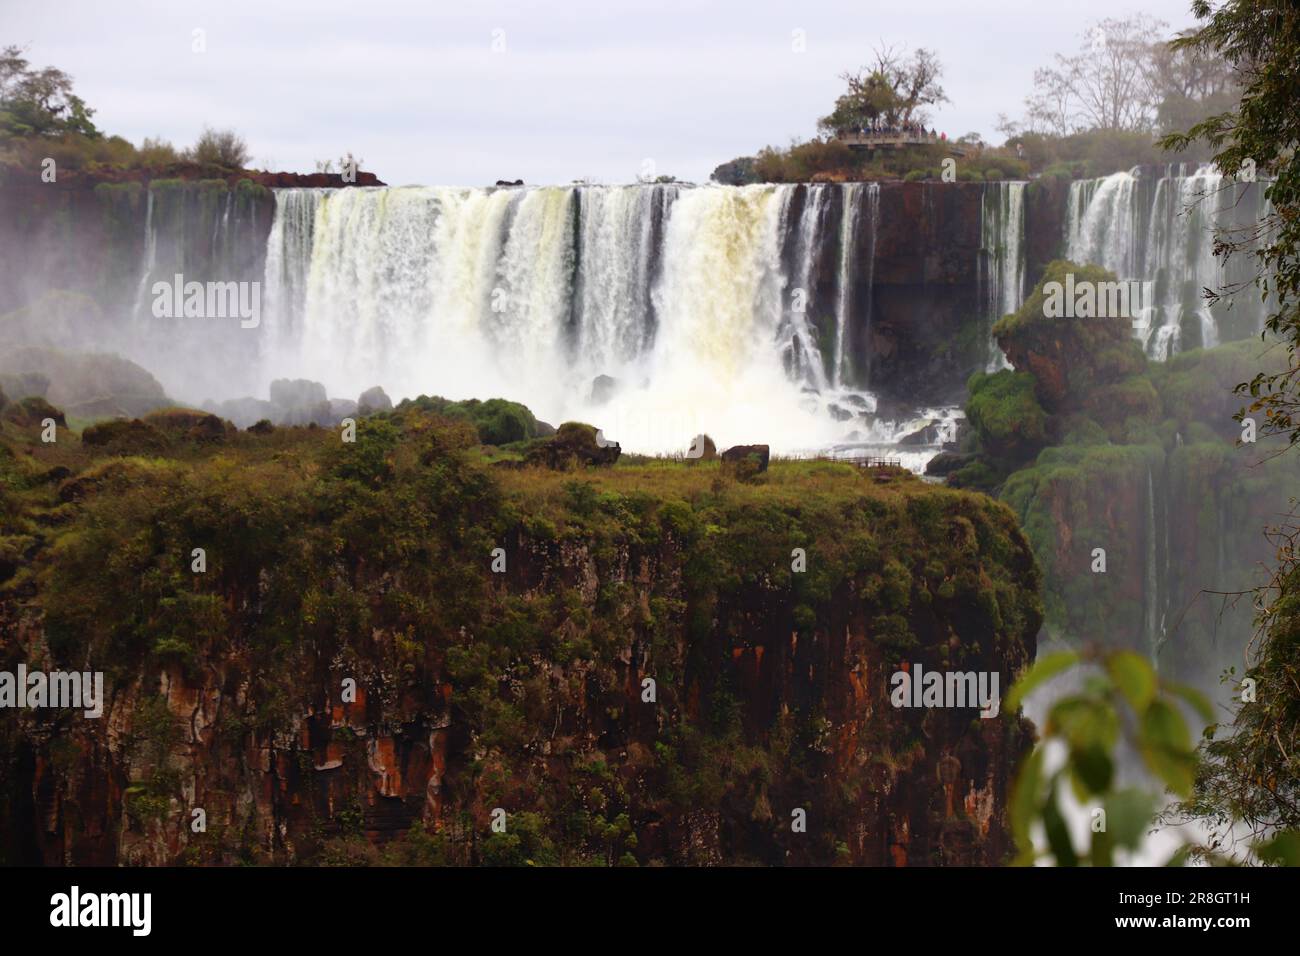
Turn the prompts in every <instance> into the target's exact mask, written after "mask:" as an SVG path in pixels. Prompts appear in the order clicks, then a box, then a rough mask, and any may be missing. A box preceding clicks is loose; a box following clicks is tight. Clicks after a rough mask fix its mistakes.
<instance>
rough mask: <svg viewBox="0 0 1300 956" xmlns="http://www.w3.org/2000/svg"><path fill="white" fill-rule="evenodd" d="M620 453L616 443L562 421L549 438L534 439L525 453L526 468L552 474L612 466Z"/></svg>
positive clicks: (590, 430) (587, 426)
mask: <svg viewBox="0 0 1300 956" xmlns="http://www.w3.org/2000/svg"><path fill="white" fill-rule="evenodd" d="M621 452H622V449H620V448H619V446H618V443H617V442H607V441H605V440H604V438H603V437H602V436H601V434H600V432H598V431H597V430H596V429H595V428H594V427H593V426H591V425H584V424H582V423H581V422H565V423H564V424H563V425H561V426H560V427H559V428H558V429H557V430H556V432H555V435H554V436H552V437H551V438H547V439H541V440H538V441H537V442H536V443H535V444H534V445H533V446H532V447H531V448H529V449H528V451H527V453H526V454H525V457H524V460H525V461H526V462H527V463H528V464H530V465H542V466H544V467H546V468H550V469H552V470H554V471H564V470H568V469H572V468H580V467H586V466H601V465H612V464H614V462H616V461H618V456H619V454H620V453H621Z"/></svg>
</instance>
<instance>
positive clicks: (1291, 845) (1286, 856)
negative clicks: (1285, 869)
mask: <svg viewBox="0 0 1300 956" xmlns="http://www.w3.org/2000/svg"><path fill="white" fill-rule="evenodd" d="M1255 853H1256V855H1258V856H1259V858H1260V859H1261V860H1263V861H1264V862H1265V863H1271V864H1273V865H1274V866H1300V831H1298V830H1284V831H1283V832H1281V833H1279V834H1278V835H1277V836H1275V837H1273V838H1272V839H1271V840H1269V841H1268V842H1267V843H1261V844H1260V845H1259V846H1257V847H1256V848H1255Z"/></svg>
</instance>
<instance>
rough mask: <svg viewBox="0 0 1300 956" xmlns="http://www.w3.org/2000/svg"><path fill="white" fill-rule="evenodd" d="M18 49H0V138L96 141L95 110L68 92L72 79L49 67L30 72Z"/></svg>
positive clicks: (28, 65) (70, 89)
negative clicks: (67, 137)
mask: <svg viewBox="0 0 1300 956" xmlns="http://www.w3.org/2000/svg"><path fill="white" fill-rule="evenodd" d="M25 52H26V51H25V50H24V49H23V48H22V47H19V46H7V47H5V48H4V49H3V50H0V135H4V136H62V135H64V134H65V133H76V134H80V135H82V136H85V137H87V138H89V139H98V138H99V136H100V132H99V130H98V129H96V128H95V124H94V123H93V122H91V119H90V118H91V116H93V115H94V113H95V111H94V110H92V109H90V108H88V107H87V106H86V103H85V101H84V100H83V99H81V97H79V96H77V95H76V94H74V93H73V92H72V77H70V76H69V75H68V74H67V73H64V72H63V71H62V70H56V69H55V68H54V67H52V66H47V67H45V68H43V69H39V70H37V69H33V68H32V66H31V64H30V63H29V62H28V60H27V59H26V57H25V56H24V55H23V54H24V53H25Z"/></svg>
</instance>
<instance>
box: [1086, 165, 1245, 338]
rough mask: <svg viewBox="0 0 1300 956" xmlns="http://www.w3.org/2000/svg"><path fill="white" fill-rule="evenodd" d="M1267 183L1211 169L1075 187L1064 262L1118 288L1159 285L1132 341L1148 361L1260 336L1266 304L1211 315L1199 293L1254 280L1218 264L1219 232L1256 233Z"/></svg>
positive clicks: (1136, 174) (1221, 308) (1123, 176)
mask: <svg viewBox="0 0 1300 956" xmlns="http://www.w3.org/2000/svg"><path fill="white" fill-rule="evenodd" d="M1267 212H1268V207H1267V203H1266V200H1265V198H1264V185H1263V184H1262V183H1244V182H1234V181H1232V180H1231V179H1226V178H1225V177H1224V176H1222V174H1220V173H1218V172H1217V171H1216V170H1214V168H1213V167H1211V166H1208V165H1207V166H1201V167H1199V168H1197V169H1195V170H1192V169H1189V167H1188V166H1187V165H1186V164H1174V165H1170V166H1168V167H1165V168H1164V169H1163V171H1162V172H1161V173H1160V174H1159V175H1152V174H1151V171H1150V170H1148V169H1146V168H1141V167H1139V168H1135V169H1133V170H1131V171H1129V172H1122V173H1115V174H1114V175H1111V176H1106V177H1104V178H1101V179H1092V180H1076V181H1075V182H1073V183H1071V185H1070V195H1069V202H1068V205H1067V207H1066V237H1065V241H1066V256H1067V257H1068V258H1069V259H1070V260H1072V261H1074V262H1078V263H1089V264H1093V265H1099V266H1104V267H1105V268H1107V269H1109V270H1110V271H1111V272H1114V273H1115V274H1116V276H1117V277H1118V278H1120V279H1133V280H1140V281H1149V282H1151V283H1153V292H1154V295H1153V300H1152V301H1146V302H1144V303H1143V308H1142V310H1141V312H1140V315H1141V318H1142V322H1141V323H1140V327H1139V328H1138V329H1135V333H1136V334H1137V336H1138V337H1139V339H1140V340H1141V342H1142V344H1143V348H1144V349H1145V350H1146V353H1147V355H1148V356H1149V357H1150V358H1153V359H1158V360H1164V359H1167V358H1168V357H1169V356H1171V355H1173V354H1175V353H1177V352H1179V351H1182V350H1184V349H1186V348H1195V347H1198V346H1203V347H1211V346H1214V345H1217V344H1219V342H1221V341H1225V340H1227V339H1232V338H1243V337H1247V336H1250V335H1253V334H1256V333H1258V332H1259V331H1260V330H1261V329H1262V328H1263V322H1264V318H1265V316H1266V308H1265V304H1264V303H1262V302H1260V300H1259V296H1258V295H1257V294H1255V293H1254V292H1253V290H1248V291H1247V294H1245V295H1241V296H1238V297H1235V298H1234V300H1233V302H1232V305H1231V310H1229V308H1228V306H1227V304H1226V303H1224V304H1219V305H1216V306H1215V307H1214V308H1211V307H1210V306H1209V305H1208V304H1207V302H1206V300H1205V299H1204V297H1203V295H1202V290H1204V289H1207V288H1208V289H1213V290H1224V289H1227V288H1232V287H1235V285H1236V284H1238V283H1240V282H1241V281H1243V280H1244V279H1246V278H1248V274H1246V273H1243V272H1242V266H1241V265H1231V264H1230V265H1229V267H1228V268H1226V269H1225V267H1224V264H1223V262H1222V261H1221V260H1220V259H1219V258H1217V257H1216V256H1215V255H1214V235H1215V232H1216V230H1217V231H1220V232H1223V231H1237V230H1244V229H1250V228H1251V227H1252V226H1254V225H1255V224H1256V223H1258V222H1259V221H1260V220H1261V219H1262V218H1263V217H1264V216H1266V215H1267Z"/></svg>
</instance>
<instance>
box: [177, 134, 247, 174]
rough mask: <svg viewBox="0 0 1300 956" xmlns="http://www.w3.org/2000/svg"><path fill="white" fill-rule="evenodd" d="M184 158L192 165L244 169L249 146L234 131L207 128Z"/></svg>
mask: <svg viewBox="0 0 1300 956" xmlns="http://www.w3.org/2000/svg"><path fill="white" fill-rule="evenodd" d="M182 158H184V159H185V160H187V161H189V162H192V163H203V164H204V165H210V166H224V167H225V168H226V169H243V168H244V164H245V163H247V162H248V145H247V144H246V143H245V142H244V138H243V137H242V136H240V135H239V134H238V133H236V132H235V131H234V130H229V129H226V130H215V129H212V128H211V127H205V128H204V130H203V134H202V135H201V136H199V139H198V142H196V143H195V144H194V145H193V146H192V147H191V148H190V149H187V150H186V151H185V153H184V154H183V157H182Z"/></svg>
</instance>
